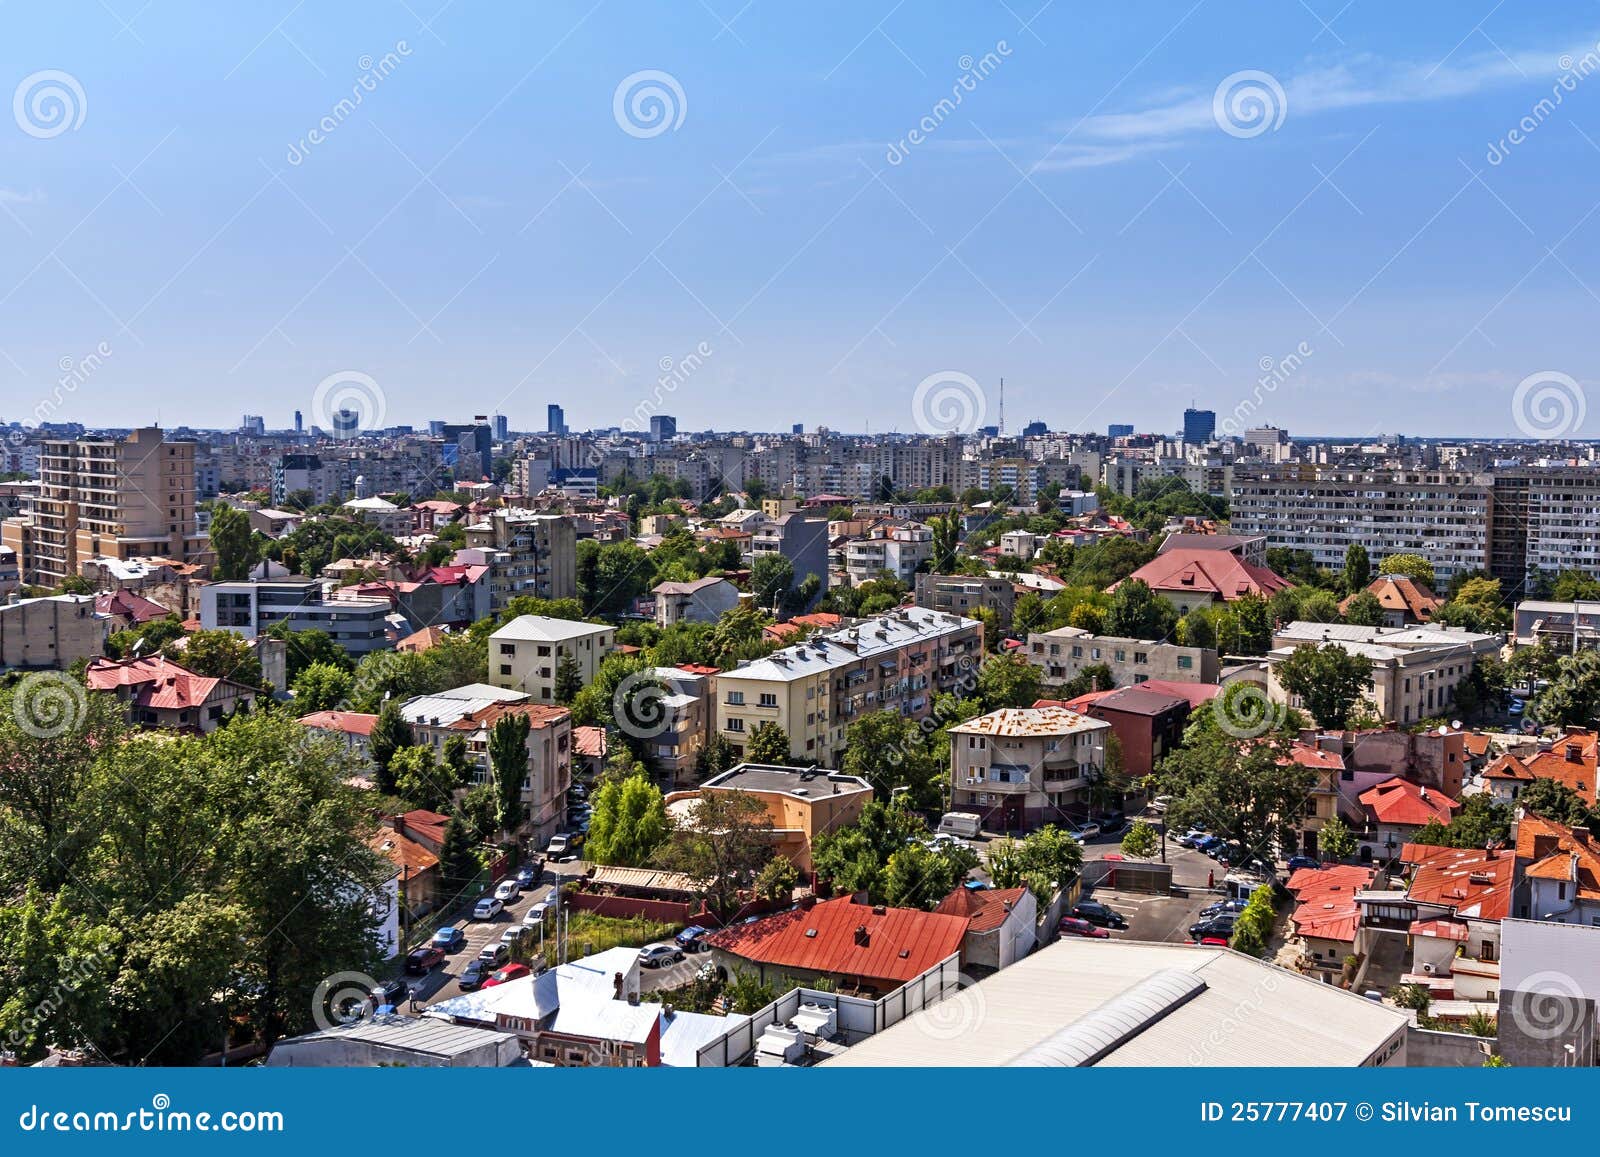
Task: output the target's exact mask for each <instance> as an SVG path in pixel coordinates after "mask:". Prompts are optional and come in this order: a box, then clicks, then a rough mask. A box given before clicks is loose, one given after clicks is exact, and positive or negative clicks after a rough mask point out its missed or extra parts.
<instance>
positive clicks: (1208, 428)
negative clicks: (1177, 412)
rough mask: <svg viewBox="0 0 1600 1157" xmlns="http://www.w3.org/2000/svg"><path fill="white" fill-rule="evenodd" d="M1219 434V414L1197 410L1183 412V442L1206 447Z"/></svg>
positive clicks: (1191, 409)
mask: <svg viewBox="0 0 1600 1157" xmlns="http://www.w3.org/2000/svg"><path fill="white" fill-rule="evenodd" d="M1216 433H1217V412H1216V411H1215V410H1196V409H1193V408H1190V409H1187V410H1185V411H1184V412H1183V440H1184V441H1185V442H1187V443H1188V444H1189V445H1191V446H1204V445H1205V444H1206V443H1207V442H1209V441H1211V439H1212V438H1214V437H1216Z"/></svg>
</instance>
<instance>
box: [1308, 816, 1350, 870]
mask: <svg viewBox="0 0 1600 1157" xmlns="http://www.w3.org/2000/svg"><path fill="white" fill-rule="evenodd" d="M1317 847H1318V849H1319V850H1320V851H1321V854H1322V856H1323V858H1324V859H1328V860H1332V861H1333V862H1334V863H1336V864H1342V863H1344V862H1345V861H1346V860H1348V859H1349V858H1350V857H1351V856H1354V855H1355V854H1356V848H1357V840H1356V837H1355V833H1354V832H1352V831H1351V830H1350V828H1349V826H1348V825H1346V824H1345V822H1344V821H1343V820H1342V819H1340V818H1339V817H1338V816H1332V817H1330V818H1329V819H1328V820H1326V821H1325V822H1324V823H1323V825H1322V827H1321V829H1320V830H1318V832H1317Z"/></svg>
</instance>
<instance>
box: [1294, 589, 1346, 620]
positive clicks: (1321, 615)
mask: <svg viewBox="0 0 1600 1157" xmlns="http://www.w3.org/2000/svg"><path fill="white" fill-rule="evenodd" d="M1339 617H1340V616H1339V600H1338V599H1336V598H1334V596H1333V594H1332V592H1330V591H1311V592H1309V593H1308V594H1307V595H1306V596H1305V598H1303V599H1301V600H1300V619H1301V621H1303V622H1307V623H1337V622H1338V621H1339Z"/></svg>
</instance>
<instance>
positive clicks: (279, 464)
mask: <svg viewBox="0 0 1600 1157" xmlns="http://www.w3.org/2000/svg"><path fill="white" fill-rule="evenodd" d="M271 487H272V501H273V502H274V503H276V504H278V505H280V506H281V505H283V504H284V503H286V502H288V501H289V496H290V495H291V494H294V493H296V492H297V491H309V492H310V494H311V503H310V504H311V505H312V506H323V505H326V504H327V503H329V502H332V501H333V500H334V499H336V498H338V497H339V495H340V494H341V493H343V490H342V489H341V487H340V483H339V464H338V463H337V462H334V461H331V460H326V461H325V460H324V459H322V458H320V457H319V456H317V455H316V454H283V455H280V456H279V457H277V458H274V459H273V460H272V482H271Z"/></svg>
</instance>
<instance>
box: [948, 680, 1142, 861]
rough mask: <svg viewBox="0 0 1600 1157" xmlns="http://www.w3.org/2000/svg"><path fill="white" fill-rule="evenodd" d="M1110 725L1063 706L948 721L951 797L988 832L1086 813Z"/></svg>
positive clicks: (1009, 709) (1008, 710) (958, 808)
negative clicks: (951, 725) (951, 723)
mask: <svg viewBox="0 0 1600 1157" xmlns="http://www.w3.org/2000/svg"><path fill="white" fill-rule="evenodd" d="M1110 733H1111V724H1109V723H1107V722H1105V721H1103V720H1100V719H1091V718H1090V717H1089V716H1087V715H1082V714H1079V713H1078V712H1076V711H1071V710H1068V709H1067V708H1065V707H1022V708H1016V707H1007V708H1003V709H1001V710H999V711H991V712H990V713H989V714H987V715H980V716H978V717H977V718H976V719H969V720H967V721H966V722H965V723H961V724H957V725H956V726H954V727H952V728H950V798H951V808H952V810H954V811H964V812H975V813H976V814H978V815H980V816H982V817H983V820H984V824H983V826H984V827H985V828H986V829H988V830H991V831H1029V830H1032V829H1033V828H1036V827H1039V826H1041V825H1043V824H1047V823H1060V822H1064V821H1073V820H1084V819H1087V818H1088V816H1089V799H1088V792H1089V787H1090V785H1091V784H1093V783H1094V782H1095V780H1096V779H1097V778H1098V776H1099V774H1100V773H1101V772H1102V771H1103V770H1104V768H1105V759H1106V736H1107V735H1109V734H1110Z"/></svg>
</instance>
